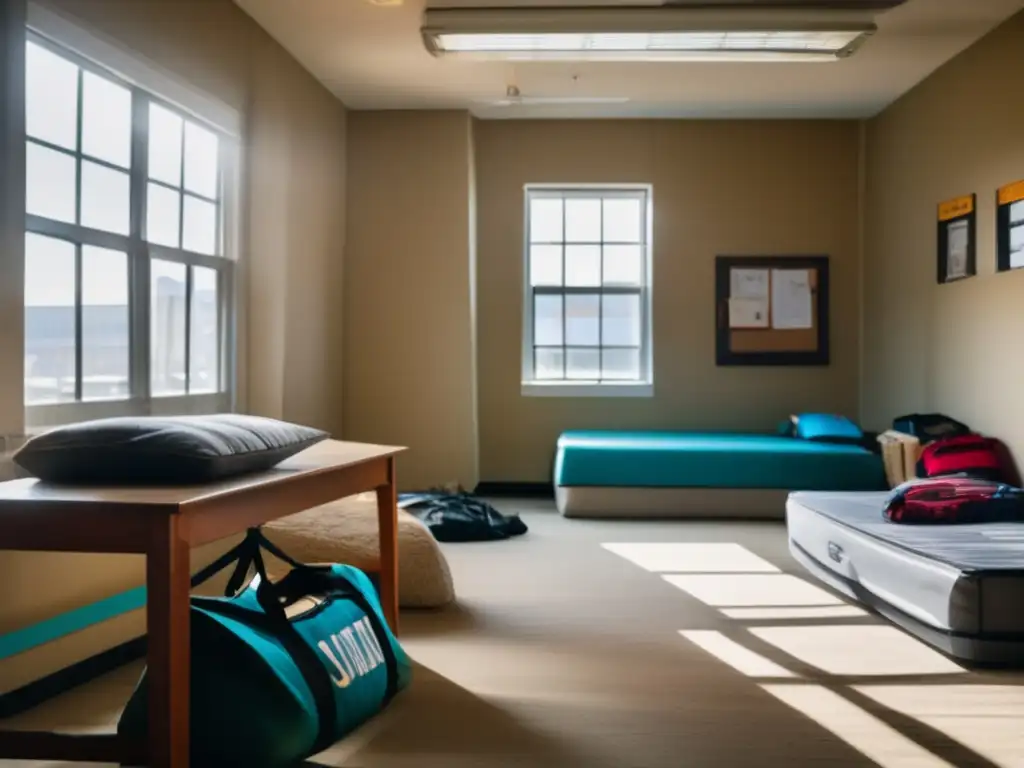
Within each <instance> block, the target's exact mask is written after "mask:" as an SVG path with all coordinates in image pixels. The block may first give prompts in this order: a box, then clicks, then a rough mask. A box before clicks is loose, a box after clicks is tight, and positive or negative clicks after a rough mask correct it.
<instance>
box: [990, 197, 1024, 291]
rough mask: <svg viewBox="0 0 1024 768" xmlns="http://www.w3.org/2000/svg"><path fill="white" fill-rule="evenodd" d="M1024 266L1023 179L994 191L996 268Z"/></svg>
mask: <svg viewBox="0 0 1024 768" xmlns="http://www.w3.org/2000/svg"><path fill="white" fill-rule="evenodd" d="M1021 267H1024V181H1018V182H1015V183H1013V184H1007V185H1006V186H1005V187H1001V188H1000V189H999V191H998V192H997V193H996V269H997V270H999V271H1000V272H1008V271H1009V270H1011V269H1020V268H1021Z"/></svg>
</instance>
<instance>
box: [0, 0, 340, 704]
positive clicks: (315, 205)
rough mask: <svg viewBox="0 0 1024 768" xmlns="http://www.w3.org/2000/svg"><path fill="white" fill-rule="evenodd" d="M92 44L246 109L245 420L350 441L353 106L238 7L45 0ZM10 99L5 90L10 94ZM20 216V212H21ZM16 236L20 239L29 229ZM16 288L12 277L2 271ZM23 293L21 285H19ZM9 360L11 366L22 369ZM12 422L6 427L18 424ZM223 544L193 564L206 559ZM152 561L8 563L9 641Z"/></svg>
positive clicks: (7, 396) (31, 659)
mask: <svg viewBox="0 0 1024 768" xmlns="http://www.w3.org/2000/svg"><path fill="white" fill-rule="evenodd" d="M47 5H48V6H50V7H51V8H53V9H54V10H56V11H58V12H59V13H61V14H63V15H66V16H70V17H73V18H74V19H75V20H76V21H78V22H79V23H80V24H82V25H83V26H85V27H87V28H88V29H89V30H90V31H92V32H93V33H95V34H97V35H99V36H102V37H104V38H106V39H107V40H108V41H109V42H113V43H114V44H117V45H119V46H121V47H124V48H127V49H130V50H131V51H132V52H133V53H136V54H138V55H141V56H143V57H144V58H146V59H147V60H148V61H149V62H150V63H151V64H153V65H154V66H155V67H157V68H160V69H162V70H164V71H166V72H168V73H172V74H173V75H174V76H175V77H176V78H177V79H181V80H184V81H186V82H187V83H188V84H189V85H190V86H192V87H194V88H196V89H199V90H201V91H204V92H206V93H207V94H209V95H210V96H212V97H214V98H216V99H219V100H220V101H222V102H224V103H226V104H227V105H229V106H231V107H233V108H235V109H236V110H238V111H239V112H240V113H241V114H242V116H243V118H244V123H245V131H244V138H243V153H244V162H245V167H246V169H247V173H246V175H245V177H244V180H243V190H242V191H243V195H242V198H243V199H242V201H241V210H240V215H241V233H240V234H241V241H242V254H241V255H242V259H243V261H242V265H243V267H244V269H243V272H242V275H241V281H240V285H239V292H240V298H241V299H243V302H244V306H245V308H246V311H245V316H244V320H246V321H247V322H245V323H243V328H244V329H245V330H246V331H247V335H246V337H245V338H243V340H242V342H243V343H242V349H241V350H240V354H241V357H242V360H243V363H244V368H243V371H242V373H243V374H245V375H244V377H243V389H242V392H241V393H240V394H241V397H242V400H243V403H247V404H248V406H247V410H249V411H250V412H254V413H260V414H264V415H269V416H277V417H282V418H285V419H290V420H294V421H302V422H305V423H309V424H312V425H315V426H320V427H323V428H326V429H329V430H332V431H333V432H335V433H336V434H340V433H341V384H342V382H341V362H340V356H341V341H342V338H341V328H342V326H341V323H342V316H341V277H342V257H343V251H344V227H345V159H346V158H345V126H346V112H345V109H344V107H343V106H342V105H341V104H340V103H339V102H338V101H337V100H336V99H335V98H334V97H333V96H331V95H330V94H329V93H328V92H327V91H326V90H325V89H324V88H323V87H322V86H321V85H319V84H318V83H317V82H316V81H315V80H314V79H313V78H312V76H310V75H309V74H308V73H306V72H305V71H304V70H303V69H302V68H301V67H300V66H299V65H298V64H297V63H296V62H295V61H294V60H293V59H292V58H291V57H290V56H288V55H287V54H286V53H285V52H284V50H283V49H282V48H281V47H280V46H279V45H277V44H276V43H275V42H273V41H272V40H271V39H270V37H269V36H267V35H266V34H265V33H264V32H263V31H262V30H261V29H260V28H259V27H258V26H257V25H256V24H255V22H253V21H252V20H251V19H250V18H249V17H248V16H246V15H245V14H244V13H243V12H242V11H241V10H240V9H239V8H238V7H237V6H235V5H234V4H233V3H232V2H231V0H175V2H165V1H164V0H48V2H47ZM0 94H2V91H0ZM22 210H24V208H23V204H22ZM0 223H3V224H5V225H6V227H5V230H6V231H5V232H4V233H3V234H4V237H9V236H11V235H10V227H11V226H14V227H15V228H16V230H17V232H18V233H17V235H16V237H17V238H21V237H22V235H21V234H20V233H21V227H22V223H21V221H20V220H16V221H15V222H14V224H13V225H12V224H11V223H9V221H8V219H0ZM0 267H2V268H3V269H4V276H5V278H6V277H7V275H8V274H12V273H8V272H7V265H6V264H3V265H0ZM11 282H13V284H14V285H20V282H21V280H20V278H16V279H15V280H14V281H11ZM3 285H4V288H3V290H2V291H0V319H3V318H8V317H11V318H17V322H14V321H13V320H12V321H11V322H7V321H6V320H5V322H3V323H0V328H2V329H3V331H2V332H0V359H2V360H3V361H4V363H5V364H4V365H3V366H0V369H3V370H4V371H15V377H14V378H12V382H11V384H10V385H8V384H7V382H6V380H5V379H0V434H3V433H4V431H5V430H6V431H9V432H14V433H17V432H19V431H20V430H21V429H22V421H21V417H22V394H21V387H20V380H21V375H22V374H21V371H20V367H21V366H20V364H19V363H20V360H21V359H22V355H23V353H22V344H21V329H20V324H21V321H20V317H21V313H22V310H21V301H22V297H21V294H20V290H17V291H15V290H11V284H9V281H7V280H4V281H3ZM12 361H13V362H14V364H13V365H12ZM9 413H10V414H15V416H7V414H9ZM223 547H224V544H221V545H219V546H218V545H213V546H212V547H209V548H206V549H205V550H203V551H199V552H196V553H194V555H193V557H194V560H195V561H196V562H202V561H205V560H207V559H209V558H210V557H211V556H212V555H213V554H215V553H216V551H217V550H218V549H222V548H223ZM142 579H143V570H142V561H141V558H136V557H127V556H91V555H41V554H16V553H8V552H0V584H3V585H4V586H3V589H2V591H0V633H2V632H6V631H10V630H13V629H16V628H18V627H22V626H25V625H27V624H29V623H32V622H35V621H39V620H41V619H45V618H47V617H49V616H52V615H54V614H57V613H60V612H62V611H66V610H69V609H71V608H74V607H77V606H79V605H82V604H84V603H86V602H91V601H93V600H97V599H100V598H103V597H107V596H109V595H111V594H113V593H115V592H118V591H120V590H123V589H127V588H130V587H132V586H135V585H136V584H139V583H141V582H142ZM141 627H142V618H141V616H140V615H138V614H135V615H130V616H126V617H123V618H121V619H118V620H116V621H113V622H109V623H108V624H105V625H102V626H99V627H96V628H93V629H90V630H88V631H87V632H83V633H80V634H79V635H76V636H74V637H71V638H67V639H65V640H63V641H59V642H55V643H52V644H50V645H48V646H45V647H43V648H40V649H38V650H35V651H30V652H28V653H25V654H21V655H19V656H18V657H15V658H13V659H9V660H7V661H5V662H2V663H0V691H3V690H6V689H9V688H11V687H13V686H15V685H18V684H21V683H24V682H27V681H28V680H31V679H33V678H35V677H38V676H40V675H41V674H45V673H46V672H49V671H52V670H53V669H55V668H57V667H59V666H63V665H65V664H68V663H72V662H74V661H77V660H78V659H81V658H83V657H85V656H88V655H90V654H92V653H95V652H96V651H98V650H102V649H103V648H104V647H109V645H111V644H112V643H114V642H117V641H120V640H124V639H127V638H128V637H130V636H132V634H137V633H138V632H139V631H141Z"/></svg>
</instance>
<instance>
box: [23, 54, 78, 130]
mask: <svg viewBox="0 0 1024 768" xmlns="http://www.w3.org/2000/svg"><path fill="white" fill-rule="evenodd" d="M25 130H26V133H27V134H28V135H29V136H32V137H34V138H37V139H40V140H42V141H48V142H49V143H51V144H56V145H57V146H60V147H66V148H67V149H72V150H73V149H77V148H78V67H77V66H75V65H74V64H72V63H71V62H70V61H67V60H65V59H62V58H61V57H60V56H58V55H57V54H55V53H51V52H50V51H48V50H46V49H45V48H43V47H42V46H39V45H36V44H35V43H28V45H27V46H26V51H25Z"/></svg>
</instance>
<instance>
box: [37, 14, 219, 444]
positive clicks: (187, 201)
mask: <svg viewBox="0 0 1024 768" xmlns="http://www.w3.org/2000/svg"><path fill="white" fill-rule="evenodd" d="M25 99H26V142H27V143H26V225H25V226H26V235H25V405H26V415H27V422H28V424H29V425H30V426H33V427H35V426H47V425H50V424H55V423H66V422H70V421H77V420H81V419H86V418H95V417H101V416H108V415H129V414H131V415H142V414H149V413H163V414H167V413H192V412H203V411H219V410H227V409H229V408H230V397H229V395H228V387H227V382H228V379H229V377H228V376H227V375H226V374H227V369H226V360H228V359H229V357H230V356H229V354H228V352H229V350H228V349H227V348H226V346H227V340H228V339H229V338H230V337H231V334H230V333H229V330H230V329H229V328H227V327H225V326H226V323H227V322H228V321H229V318H230V317H231V312H230V307H229V305H228V298H229V296H230V291H229V290H227V287H228V286H229V285H230V284H231V281H232V279H233V266H234V265H233V262H232V260H231V259H229V258H227V257H226V254H225V246H224V240H223V234H222V233H223V232H224V230H225V227H224V197H225V191H226V190H225V187H224V184H223V179H224V178H225V170H226V169H225V163H224V153H223V152H222V136H221V135H220V134H219V133H218V132H217V131H215V130H214V129H212V128H211V127H209V126H207V125H205V124H202V123H201V122H200V121H199V120H198V119H196V118H195V117H194V116H192V115H191V114H187V113H185V112H184V111H183V110H179V109H178V108H176V107H174V106H172V105H170V104H167V103H164V102H163V101H162V100H161V99H160V98H158V97H157V96H156V95H154V94H152V93H150V92H148V91H146V90H143V89H142V88H140V87H138V86H135V85H131V84H129V83H128V82H127V81H123V80H121V79H120V78H119V77H117V76H116V75H114V74H112V73H110V72H107V71H105V70H103V69H101V68H98V67H96V66H94V65H92V64H91V62H89V61H87V60H85V59H82V58H80V57H78V56H77V55H76V54H74V53H72V52H71V51H68V50H65V49H64V48H62V47H60V46H57V45H55V44H52V43H51V42H49V41H46V40H44V39H42V38H39V37H36V36H35V35H34V34H32V33H30V34H29V39H28V43H27V49H26V94H25Z"/></svg>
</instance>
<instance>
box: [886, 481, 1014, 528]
mask: <svg viewBox="0 0 1024 768" xmlns="http://www.w3.org/2000/svg"><path fill="white" fill-rule="evenodd" d="M883 515H884V516H885V518H886V519H887V520H889V521H890V522H893V523H904V524H911V525H915V524H917V525H920V524H928V523H932V524H940V525H951V524H956V523H959V524H969V523H1005V522H1024V490H1021V489H1020V488H1015V487H1013V486H1011V485H1007V484H1006V483H997V482H992V481H988V480H980V479H976V478H971V477H948V478H936V479H923V480H911V481H909V482H906V483H904V484H902V485H900V486H898V487H897V488H895V489H893V492H892V493H891V494H889V497H888V499H887V500H886V504H885V509H884V511H883Z"/></svg>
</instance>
